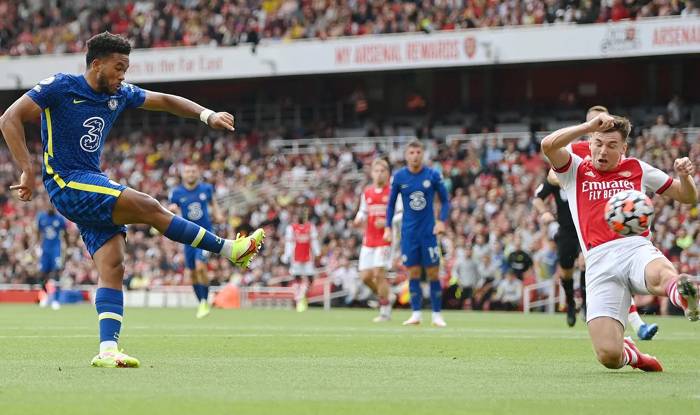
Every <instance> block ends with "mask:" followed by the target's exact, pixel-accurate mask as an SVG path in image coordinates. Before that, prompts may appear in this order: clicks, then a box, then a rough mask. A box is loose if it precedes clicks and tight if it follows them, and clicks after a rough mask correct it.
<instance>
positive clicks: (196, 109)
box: [141, 91, 234, 131]
mask: <svg viewBox="0 0 700 415" xmlns="http://www.w3.org/2000/svg"><path fill="white" fill-rule="evenodd" d="M141 108H143V109H145V110H149V111H164V112H169V113H171V114H173V115H177V116H178V117H183V118H199V119H201V120H202V122H204V123H205V124H207V125H208V126H210V127H211V128H213V129H215V130H229V131H233V130H234V128H233V124H234V119H233V115H231V114H229V113H228V112H214V111H212V110H209V109H207V108H204V107H203V106H201V105H199V104H197V103H196V102H194V101H191V100H189V99H187V98H183V97H181V96H177V95H171V94H163V93H160V92H154V91H146V100H145V101H144V102H143V105H142V106H141Z"/></svg>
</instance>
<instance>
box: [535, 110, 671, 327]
mask: <svg viewBox="0 0 700 415" xmlns="http://www.w3.org/2000/svg"><path fill="white" fill-rule="evenodd" d="M601 113H604V114H608V109H607V108H606V107H604V106H602V105H595V106H593V107H591V108H589V109H588V112H587V113H586V122H589V121H591V120H592V119H594V118H595V117H597V116H598V114H601ZM568 149H569V150H570V151H571V152H572V153H574V154H576V155H578V156H579V157H581V158H582V159H586V158H590V156H591V149H590V144H589V142H588V140H587V139H584V140H581V141H577V142H574V143H571V144H570V145H569V147H568ZM623 157H624V155H623ZM550 195H551V196H553V197H554V201H555V203H556V209H557V221H558V222H559V227H558V231H557V234H556V237H555V240H556V243H557V255H558V257H559V275H560V279H561V284H562V287H563V288H564V295H565V296H566V323H567V324H568V325H569V327H573V326H574V325H575V324H576V311H575V307H576V302H575V300H574V280H573V274H574V263H575V262H576V258H578V254H579V252H580V248H579V242H578V236H577V235H576V227H575V226H574V221H573V219H572V218H571V212H570V210H569V202H568V199H567V196H566V192H565V191H564V190H562V188H561V187H560V185H559V179H558V178H557V176H556V174H555V173H554V171H553V170H551V169H550V170H549V173H548V175H547V177H546V178H545V180H544V181H543V182H542V184H540V185H539V186H538V188H537V191H536V193H535V199H534V201H533V205H534V206H535V209H537V211H538V212H539V213H540V215H541V219H542V222H543V223H549V222H551V221H553V220H554V217H553V215H552V214H551V212H549V210H548V209H547V207H546V206H545V204H544V200H546V199H547V197H548V196H550ZM580 275H581V276H580V285H581V298H582V306H581V307H582V310H583V315H584V318H585V315H586V269H585V266H584V267H583V269H581V274H580ZM627 320H628V321H629V323H630V324H631V325H632V328H633V329H634V332H635V333H636V334H637V337H638V338H639V339H640V340H651V339H652V338H653V337H654V335H656V332H657V331H658V329H659V327H658V325H657V324H656V323H651V324H646V323H645V322H644V321H643V320H642V318H641V317H640V315H639V312H638V311H637V306H636V305H635V304H634V299H632V304H631V305H630V308H629V314H628V316H627Z"/></svg>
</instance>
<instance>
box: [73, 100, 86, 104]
mask: <svg viewBox="0 0 700 415" xmlns="http://www.w3.org/2000/svg"><path fill="white" fill-rule="evenodd" d="M85 101H87V100H86V99H73V103H74V104H80V103H81V102H85Z"/></svg>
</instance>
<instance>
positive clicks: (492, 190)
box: [0, 128, 700, 289]
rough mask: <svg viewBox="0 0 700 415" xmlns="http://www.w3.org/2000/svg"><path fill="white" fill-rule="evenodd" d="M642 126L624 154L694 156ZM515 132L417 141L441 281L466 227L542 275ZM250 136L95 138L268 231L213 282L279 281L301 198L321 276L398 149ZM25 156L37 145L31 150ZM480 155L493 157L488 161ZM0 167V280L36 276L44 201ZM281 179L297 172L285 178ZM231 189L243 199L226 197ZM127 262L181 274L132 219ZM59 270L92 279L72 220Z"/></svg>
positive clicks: (138, 181) (685, 253) (677, 256)
mask: <svg viewBox="0 0 700 415" xmlns="http://www.w3.org/2000/svg"><path fill="white" fill-rule="evenodd" d="M650 131H651V130H650V129H646V128H645V129H643V130H642V132H641V135H640V136H638V137H635V138H634V140H632V142H631V144H630V147H629V154H630V155H633V156H637V157H640V158H643V159H645V160H647V161H649V162H650V163H652V164H654V165H656V166H659V167H660V168H662V169H663V170H665V171H669V172H671V171H672V170H673V167H672V165H673V159H674V158H675V157H678V156H681V155H689V156H690V157H691V158H692V159H693V160H694V161H695V162H696V163H698V162H700V140H698V139H699V138H700V131H699V130H698V129H679V130H671V133H670V134H669V135H668V136H665V137H662V139H659V138H657V137H654V136H653V135H651V133H650ZM521 134H522V133H517V132H516V133H506V134H505V135H504V139H503V141H502V142H499V141H498V140H496V141H494V140H490V139H486V140H479V139H478V138H479V137H480V136H479V135H473V136H459V137H453V139H452V140H446V141H442V140H441V141H436V142H433V143H432V144H430V145H429V146H428V149H429V151H430V149H432V148H434V150H432V151H431V154H433V155H434V163H433V165H434V166H435V167H437V168H438V169H440V170H441V171H442V172H443V175H444V176H445V178H446V183H447V186H448V188H449V190H450V193H451V195H452V196H451V197H452V209H451V213H450V218H451V221H450V223H449V226H448V232H447V235H446V237H445V238H444V240H443V245H444V252H445V259H446V261H445V262H446V267H445V269H444V270H443V275H444V276H445V277H446V279H445V281H447V280H448V279H449V278H448V275H449V273H450V268H451V266H452V264H453V262H454V260H455V255H454V253H455V251H456V249H457V247H458V246H461V245H464V244H465V243H468V244H472V245H475V244H478V243H479V241H478V239H477V235H482V236H483V237H484V238H485V239H486V242H485V243H484V244H483V251H482V252H486V253H488V254H490V255H491V256H492V258H493V259H494V261H499V262H498V264H499V266H498V269H499V270H501V271H502V270H504V267H503V266H502V264H501V262H500V261H502V260H503V258H505V257H507V254H508V253H509V250H510V249H511V246H512V240H513V238H514V236H515V235H516V234H517V235H519V236H520V237H521V238H522V240H523V241H524V249H525V250H527V251H528V252H529V253H530V255H531V256H532V257H533V258H535V267H534V269H535V270H537V271H536V272H535V273H534V274H531V275H530V277H531V278H536V280H541V279H544V278H549V277H551V275H543V274H541V273H540V269H541V268H542V267H539V265H538V264H537V258H538V252H540V251H542V250H543V249H545V245H546V244H545V243H544V241H546V239H547V236H546V231H545V229H543V228H542V227H541V226H540V225H539V221H538V218H537V217H536V215H535V214H534V213H533V212H534V210H533V209H532V208H531V205H530V203H531V201H530V195H531V194H533V191H534V188H535V187H536V186H537V185H538V184H539V181H540V180H541V179H542V177H543V173H544V171H545V166H546V165H545V163H544V161H543V160H542V159H541V157H540V155H539V153H538V152H537V151H536V149H535V148H533V147H532V146H524V147H518V146H516V145H509V143H510V142H513V141H512V140H513V139H516V138H518V137H520V135H521ZM253 136H256V134H251V135H250V136H244V137H242V139H241V140H237V141H235V142H232V141H230V140H226V139H225V138H223V137H218V138H217V137H214V138H211V139H205V140H203V141H200V143H199V145H197V143H196V140H195V139H194V138H187V139H178V141H176V142H167V141H159V140H155V139H152V138H151V137H146V136H143V135H141V134H134V135H131V136H130V137H112V138H110V139H109V140H108V141H107V143H106V147H105V151H104V154H105V159H106V160H105V165H106V166H107V167H108V170H107V173H108V174H109V175H110V176H111V177H112V178H114V179H115V180H118V181H122V182H124V183H125V184H128V185H130V186H134V187H135V188H137V189H140V190H142V191H145V192H147V193H149V194H151V195H154V196H155V197H157V198H158V199H160V200H162V201H165V200H166V198H167V192H168V189H169V187H170V186H172V185H173V184H174V183H176V181H177V176H178V169H177V166H178V163H179V162H181V161H184V160H198V161H199V162H200V163H201V164H202V165H203V166H204V167H205V169H206V170H205V172H204V177H205V180H207V181H209V182H211V183H213V184H214V186H215V188H216V195H217V197H218V198H219V199H220V200H221V201H223V202H224V203H222V204H223V205H224V206H225V207H226V208H227V209H228V213H229V215H228V218H229V220H228V222H227V223H226V224H221V225H219V227H218V228H217V230H218V232H219V233H221V234H226V235H228V236H233V235H235V232H236V231H238V230H241V229H243V230H245V229H249V228H251V227H258V226H264V227H265V228H266V229H267V231H268V235H269V236H268V242H267V243H266V245H265V250H264V251H263V252H262V254H261V255H260V256H259V257H258V258H257V259H256V260H255V262H254V263H253V266H252V269H251V270H250V271H247V272H244V273H241V272H239V271H237V270H235V269H234V268H233V267H232V266H230V264H229V263H228V262H227V261H226V260H222V259H219V258H215V259H213V260H212V261H210V263H209V268H210V275H212V276H213V277H214V281H215V282H214V283H215V284H217V283H224V282H227V281H229V280H232V281H234V282H235V283H236V284H237V285H239V286H247V287H262V286H268V281H270V280H272V281H280V280H282V279H284V277H285V276H286V275H287V267H286V266H284V265H282V264H281V263H280V262H279V261H278V258H279V257H280V256H281V253H282V249H283V245H284V244H283V240H282V235H283V230H284V227H285V226H286V224H287V223H288V221H289V220H290V213H292V212H293V210H294V209H295V207H294V203H293V202H294V200H295V198H296V197H297V196H300V195H301V196H304V198H305V200H306V201H307V203H309V204H310V205H311V206H312V207H313V209H312V218H313V220H314V221H316V223H317V227H318V229H319V233H320V239H321V242H322V255H321V258H320V262H319V264H317V265H318V266H320V267H325V268H326V269H327V270H328V271H329V273H330V272H332V270H333V269H335V267H336V266H337V264H338V262H339V259H340V257H341V256H343V255H345V256H348V257H349V259H350V260H355V259H357V257H358V255H359V242H360V240H361V233H360V231H359V230H357V229H354V228H353V227H352V226H350V225H349V221H350V220H351V219H352V218H353V216H354V214H355V210H356V208H357V203H358V200H359V191H360V190H361V189H362V186H363V184H364V183H365V182H366V173H367V171H368V168H367V167H368V165H369V162H370V161H371V160H372V159H373V158H374V157H376V156H381V155H388V156H389V158H390V159H392V160H394V163H393V164H394V167H397V166H398V165H399V163H398V162H396V160H398V159H400V156H401V152H400V150H399V151H398V153H396V150H395V149H393V146H391V145H389V146H386V147H385V148H384V149H383V150H384V152H382V153H380V152H378V150H377V149H378V148H379V146H371V145H370V146H367V145H364V146H363V145H360V144H359V143H358V144H357V146H354V145H349V146H340V145H337V143H338V140H336V139H318V140H314V141H313V144H314V145H313V146H311V147H310V148H309V149H308V150H304V151H299V149H300V148H302V147H303V146H304V145H306V144H307V142H306V141H300V142H293V141H288V142H279V141H265V142H263V143H258V148H257V149H256V150H257V153H256V154H261V156H259V157H254V156H253V153H252V150H251V148H252V147H251V146H248V145H247V144H246V139H250V138H251V137H253ZM511 136H512V137H511ZM509 138H510V139H509ZM387 142H390V141H388V140H387ZM443 142H444V143H443ZM493 143H495V144H496V147H495V148H493V147H492V144H493ZM513 144H515V143H514V142H513ZM300 146H301V147H300ZM260 147H262V148H260ZM176 148H177V149H178V151H175V149H176ZM295 149H296V150H297V151H295ZM311 150H314V151H311ZM496 150H497V151H496ZM489 151H494V153H493V154H490V153H489ZM33 154H35V155H37V154H40V152H39V151H38V149H37V148H34V149H33ZM344 154H345V156H344ZM489 154H490V155H489ZM348 157H349V158H350V159H351V160H352V162H351V163H349V164H347V163H346V162H345V161H344V160H347V159H348ZM487 160H492V162H491V164H488V163H487ZM0 165H2V166H6V168H5V169H4V170H2V171H0V185H2V186H0V212H2V215H1V216H0V236H1V238H0V283H31V282H35V281H36V279H37V265H36V264H37V256H38V249H37V248H36V243H35V240H36V233H35V232H34V230H33V222H34V216H35V214H36V212H37V210H38V209H42V208H43V207H44V206H46V203H47V200H46V196H45V192H44V190H43V188H41V189H40V190H39V191H38V196H37V198H36V200H35V201H34V202H33V203H30V204H23V203H20V202H18V201H16V200H15V199H13V198H12V197H11V196H10V194H9V192H8V191H7V190H6V189H8V186H9V184H10V183H11V182H13V180H15V173H16V172H15V171H14V170H13V169H12V168H11V166H12V164H11V162H10V159H9V153H8V151H7V148H6V147H4V146H0ZM291 177H297V178H298V180H301V181H300V182H298V183H297V184H296V185H292V184H291V181H290V178H291ZM280 178H282V180H280ZM699 178H700V177H699ZM253 183H256V184H255V186H252V184H253ZM232 194H234V195H239V196H240V195H241V194H244V196H240V197H232V196H231V195H232ZM656 203H657V212H658V214H657V219H656V229H655V232H654V239H655V241H656V243H657V245H658V246H659V247H660V248H661V249H662V250H663V251H664V252H665V253H666V254H667V255H669V256H670V258H671V259H672V260H674V261H675V262H679V260H681V259H682V264H683V265H682V266H683V270H685V271H687V272H691V273H695V272H698V271H700V243H699V242H698V241H697V240H696V238H695V236H696V235H697V233H698V225H697V223H698V221H697V220H695V219H697V217H698V210H697V208H692V209H690V208H687V207H679V206H675V205H671V204H668V203H667V202H666V201H664V200H663V198H657V199H656ZM494 208H495V209H494ZM494 212H495V213H494ZM681 230H683V232H685V233H686V234H687V235H690V236H692V237H693V243H692V244H691V245H690V246H686V245H683V244H681V245H683V247H682V246H680V245H679V244H677V243H676V242H677V236H676V235H678V232H680V231H681ZM126 270H127V271H126V272H127V281H128V282H129V286H130V287H131V288H140V287H158V286H162V285H180V284H187V283H188V281H185V280H184V276H183V254H182V249H181V247H180V246H178V245H177V244H175V243H172V242H170V241H167V240H164V239H162V238H160V237H159V236H156V235H154V233H153V232H152V231H151V230H150V229H148V228H144V227H142V226H131V227H130V229H129V244H128V252H127V259H126ZM497 277H499V278H500V274H499V275H497ZM63 278H64V283H65V284H66V285H70V284H71V283H76V284H91V283H95V282H96V273H95V271H94V267H93V266H92V265H91V261H89V256H88V254H87V252H86V251H85V249H84V247H83V244H82V242H81V241H80V239H79V234H78V232H77V229H76V228H75V227H74V226H71V227H70V228H69V247H68V250H67V254H66V265H65V271H64V273H63ZM319 289H320V288H319Z"/></svg>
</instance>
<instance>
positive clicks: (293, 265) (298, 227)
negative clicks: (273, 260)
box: [282, 205, 321, 312]
mask: <svg viewBox="0 0 700 415" xmlns="http://www.w3.org/2000/svg"><path fill="white" fill-rule="evenodd" d="M284 240H285V244H284V255H283V256H282V262H284V263H285V264H289V274H290V275H291V276H292V277H294V286H295V290H296V291H295V294H294V300H295V302H296V308H297V311H299V312H303V311H306V309H307V308H308V301H307V299H306V293H307V291H308V290H309V286H310V285H311V283H312V282H313V278H314V275H315V274H316V267H315V266H314V261H315V260H316V258H318V256H319V255H321V245H320V244H319V242H318V232H317V231H316V227H315V226H314V224H313V223H311V222H310V221H309V208H308V207H307V206H303V205H302V206H301V207H300V211H298V213H297V215H296V221H295V223H291V224H289V225H288V226H287V229H286V230H285V232H284Z"/></svg>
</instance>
